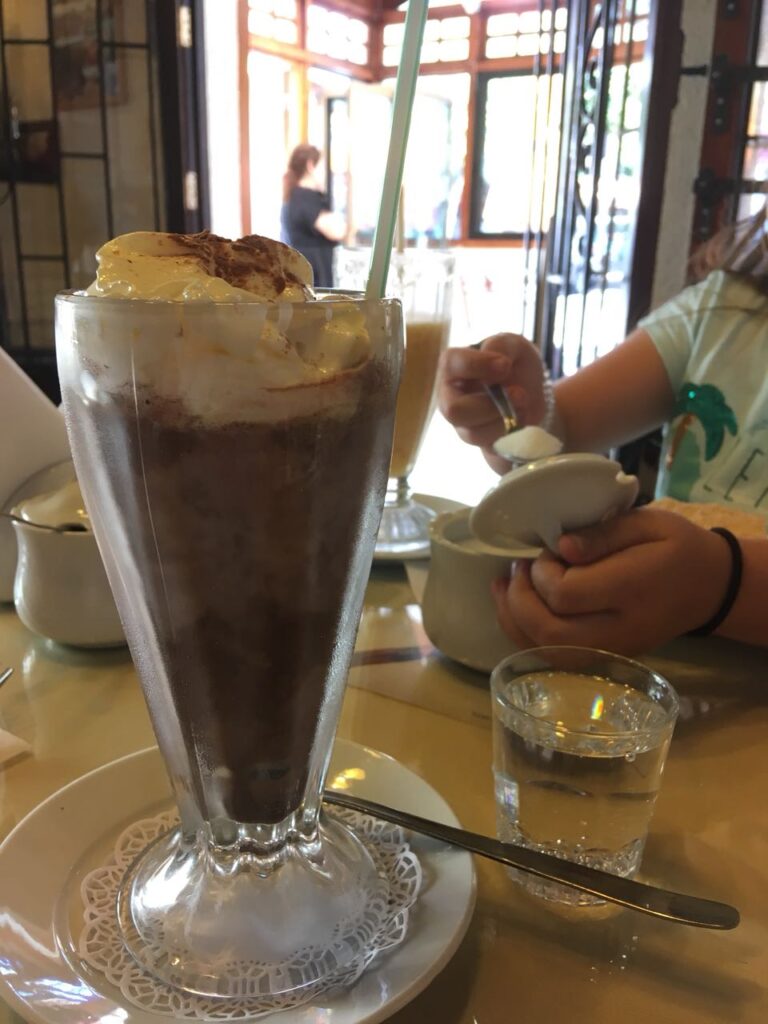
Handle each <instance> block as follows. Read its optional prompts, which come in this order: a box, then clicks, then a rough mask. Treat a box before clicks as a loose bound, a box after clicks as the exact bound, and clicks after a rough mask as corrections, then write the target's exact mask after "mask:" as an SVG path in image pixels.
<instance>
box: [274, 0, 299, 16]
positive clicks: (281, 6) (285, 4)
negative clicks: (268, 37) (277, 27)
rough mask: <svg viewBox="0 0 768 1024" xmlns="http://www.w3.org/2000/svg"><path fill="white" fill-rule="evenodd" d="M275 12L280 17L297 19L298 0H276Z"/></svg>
mask: <svg viewBox="0 0 768 1024" xmlns="http://www.w3.org/2000/svg"><path fill="white" fill-rule="evenodd" d="M273 9H274V12H275V14H276V15H277V16H278V17H279V18H288V19H289V20H290V21H295V20H296V0H274V8H273Z"/></svg>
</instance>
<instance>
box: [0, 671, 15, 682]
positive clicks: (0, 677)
mask: <svg viewBox="0 0 768 1024" xmlns="http://www.w3.org/2000/svg"><path fill="white" fill-rule="evenodd" d="M12 675H13V669H12V668H4V669H0V686H2V685H3V683H6V682H7V681H8V680H9V679H10V678H11V676H12Z"/></svg>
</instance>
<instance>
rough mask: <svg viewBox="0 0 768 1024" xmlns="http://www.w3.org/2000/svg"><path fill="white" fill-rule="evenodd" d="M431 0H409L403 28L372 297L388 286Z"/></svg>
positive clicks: (371, 274) (368, 289)
mask: <svg viewBox="0 0 768 1024" xmlns="http://www.w3.org/2000/svg"><path fill="white" fill-rule="evenodd" d="M427 8H428V0H409V3H408V10H407V12H406V15H405V29H404V32H403V52H402V54H401V56H400V67H399V68H398V70H397V82H396V83H395V102H394V104H393V108H392V129H391V132H390V136H389V152H388V153H387V166H386V169H385V171H384V185H383V187H382V190H381V202H380V204H379V218H378V220H377V222H376V231H375V233H374V236H373V251H372V253H371V265H370V268H369V270H368V284H367V285H366V289H365V294H366V297H367V298H369V299H383V298H384V295H385V292H386V287H387V275H388V273H389V261H390V256H391V253H392V242H393V240H394V234H395V217H396V215H397V203H398V198H399V196H400V186H401V184H402V181H403V167H404V165H405V147H406V145H407V143H408V129H409V128H410V125H411V111H412V110H413V97H414V96H415V94H416V79H417V78H418V76H419V58H420V56H421V41H422V39H423V38H424V25H425V24H426V21H427Z"/></svg>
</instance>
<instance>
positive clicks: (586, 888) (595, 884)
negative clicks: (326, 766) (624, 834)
mask: <svg viewBox="0 0 768 1024" xmlns="http://www.w3.org/2000/svg"><path fill="white" fill-rule="evenodd" d="M323 799H324V800H325V802H326V803H329V804H337V805H338V806H339V807H347V808H349V809H350V810H353V811H362V812H363V813H364V814H370V815H372V816H373V817H375V818H380V819H382V820H383V821H390V822H392V823H393V824H395V825H401V826H402V827H403V828H407V829H410V830H411V831H413V832H420V833H421V834H422V835H426V836H431V837H432V838H433V839H439V840H442V841H443V842H444V843H450V844H451V846H458V847H460V848H461V849H464V850H470V851H471V852H472V853H478V854H480V856H481V857H489V858H490V859H491V860H496V861H499V863H501V864H508V865H509V866H510V867H513V868H518V869H519V870H521V871H527V872H529V873H530V874H532V875H536V876H537V877H539V878H544V879H546V880H547V881H550V882H559V883H561V884H563V885H568V886H570V887H571V888H573V889H578V890H580V891H581V892H586V893H589V894H590V895H591V896H597V897H599V898H601V899H604V900H607V901H608V902H609V903H618V904H619V905H620V906H622V907H628V908H629V909H630V910H639V911H640V912H641V913H643V914H650V915H651V916H652V917H660V918H663V919H664V920H666V921H675V922H677V923H678V924H688V925H693V926H694V927H697V928H717V929H730V928H735V927H736V926H737V925H738V923H739V912H738V910H736V908H735V907H731V906H728V905H727V904H726V903H716V902H714V901H713V900H705V899H700V898H699V897H698V896H688V895H686V894H684V893H678V892H671V891H669V890H667V889H659V888H657V887H656V886H653V885H646V884H645V883H643V882H635V881H634V880H633V879H631V878H620V877H619V876H618V875H611V874H608V873H607V872H605V871H598V870H597V869H595V868H589V867H586V866H585V865H583V864H574V863H573V861H569V860H561V859H560V858H559V857H553V856H551V855H550V854H548V853H539V852H538V851H537V850H528V849H526V848H525V847H524V846H517V845H515V844H513V843H503V842H501V841H500V840H498V839H491V838H490V837H489V836H483V835H478V834H476V833H474V832H467V831H465V830H464V829H461V828H454V827H453V826H451V825H442V824H440V823H438V822H435V821H429V820H428V819H427V818H420V817H418V816H417V815H415V814H408V813H406V812H405V811H398V810H395V809H394V808H392V807H385V806H384V805H383V804H377V803H374V802H373V801H371V800H364V799H362V798H361V797H357V796H350V795H349V794H348V793H337V792H335V791H333V790H327V789H326V790H325V791H324V793H323Z"/></svg>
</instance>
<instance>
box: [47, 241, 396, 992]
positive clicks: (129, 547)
mask: <svg viewBox="0 0 768 1024" xmlns="http://www.w3.org/2000/svg"><path fill="white" fill-rule="evenodd" d="M99 261H100V262H99V274H98V278H97V281H96V282H95V283H94V285H93V286H92V287H91V288H90V289H89V294H88V295H65V296H60V297H59V299H58V300H57V349H58V354H59V364H60V372H61V378H62V392H63V397H64V404H65V410H66V413H67V421H68V428H69V431H70V437H71V441H72V447H73V452H74V457H75V462H76V466H77V470H78V476H79V478H80V482H81V486H82V488H83V491H84V494H85V498H86V503H87V504H88V507H89V511H90V513H91V516H92V519H93V522H94V529H95V532H96V534H97V538H98V540H99V544H100V547H101V550H102V553H103V555H104V559H105V563H106V565H107V571H108V574H109V577H110V582H111V584H112V587H113V590H114V591H115V596H116V599H117V602H118V607H119V609H120V611H121V616H122V618H123V621H124V625H125V628H126V634H127V636H128V639H129V643H130V646H131V650H132V653H133V656H134V659H135V661H136V664H137V668H138V670H139V674H140V676H141V679H142V685H143V687H144V692H145V696H146V698H147V702H148V705H149V708H150V712H151V714H152V719H153V724H154V727H155V731H156V733H157V736H158V740H159V743H160V746H161V750H162V752H163V755H164V758H165V761H166V765H167V767H168V770H169V774H170V776H171V780H172V783H173V786H174V791H175V794H176V797H177V801H178V803H179V807H180V810H181V814H182V821H183V825H184V828H183V834H182V835H176V837H175V838H174V839H171V840H169V841H168V843H167V844H163V843H161V844H159V846H158V848H157V849H155V848H153V850H150V851H149V853H148V854H147V857H146V858H145V861H144V862H142V864H141V865H140V866H139V868H138V870H137V873H136V876H135V878H133V879H132V880H130V883H126V885H127V889H126V894H125V899H124V911H125V907H128V910H127V911H125V912H126V913H129V914H130V916H131V920H130V925H131V927H132V928H135V929H137V930H138V934H139V936H140V939H141V941H142V946H141V948H140V949H139V950H138V952H137V950H136V949H134V948H132V952H133V953H134V955H136V956H137V958H138V959H139V960H140V962H141V963H143V964H144V965H145V966H146V967H147V968H148V969H150V970H152V971H153V972H154V973H157V974H159V975H160V976H161V977H163V978H164V979H165V980H168V981H171V982H172V983H173V984H176V985H180V986H182V987H191V988H195V989H196V990H198V991H209V990H212V991H216V992H220V991H221V975H222V973H224V974H226V972H227V970H229V969H230V967H231V964H230V961H231V960H232V958H233V957H234V958H235V959H237V958H238V957H239V960H238V962H246V961H247V960H248V958H249V957H251V958H252V959H253V960H254V961H258V962H260V963H261V962H263V961H266V962H268V963H271V962H272V961H274V963H275V964H283V962H284V961H286V958H287V959H290V956H289V954H298V952H299V950H300V949H302V948H304V949H305V948H306V947H307V946H309V947H312V948H315V947H316V950H317V963H316V964H315V967H314V968H313V977H314V976H316V975H317V973H318V971H320V970H321V968H320V967H319V966H318V964H319V963H320V962H321V961H322V963H325V962H326V961H327V959H328V956H327V952H328V951H327V945H328V943H329V942H330V941H331V940H330V935H332V934H334V933H335V934H338V933H339V927H340V923H341V933H342V934H343V932H344V928H347V929H348V930H350V934H351V932H353V931H354V928H355V920H356V915H357V916H358V917H360V915H361V914H362V913H363V911H364V909H365V902H366V900H367V899H369V897H370V892H371V886H373V885H375V884H376V881H375V880H374V879H373V878H372V876H371V872H370V865H369V864H366V863H365V860H366V857H367V855H366V854H365V851H364V849H362V848H361V849H356V848H354V849H353V847H354V843H355V842H356V841H354V837H353V836H350V835H349V834H346V835H340V833H339V829H340V826H337V825H333V826H331V825H328V826H327V827H325V826H323V827H321V828H320V829H319V830H318V817H317V815H318V806H319V790H320V786H321V784H322V780H323V776H324V772H325V768H326V765H327V761H328V757H329V754H330V745H331V741H332V736H333V732H334V729H335V725H336V720H337V717H338V712H339V707H340V700H341V696H342V692H343V687H344V683H345V678H346V672H347V669H348V665H349V658H350V656H351V651H352V646H353V643H354V638H355V632H356V629H357V622H358V618H359V614H360V607H361V604H362V596H363V591H364V587H365V583H366V579H367V573H368V569H369V566H370V560H371V555H372V549H373V543H374V539H375V536H376V530H377V528H378V522H379V517H380V513H381V507H382V502H383V498H384V491H385V487H386V476H387V468H388V465H389V459H390V451H391V442H392V422H393V410H394V403H395V394H396V387H397V378H398V367H399V350H400V346H401V343H402V326H401V316H400V309H399V305H398V304H397V303H396V302H395V301H391V300H390V301H385V302H377V301H367V300H364V299H355V298H350V297H344V296H334V297H332V298H323V297H321V298H319V299H317V298H315V296H314V293H313V291H312V287H311V270H310V269H309V265H308V264H307V263H306V261H305V260H304V259H303V257H301V256H300V255H299V254H298V253H296V252H295V251H294V250H292V249H289V248H288V247H287V246H284V245H281V244H280V243H278V242H273V241H270V240H267V239H262V238H258V237H249V238H245V239H242V240H240V241H238V242H229V241H228V240H225V239H220V238H217V237H215V236H213V235H210V234H208V233H203V234H201V235H158V234H152V233H138V234H134V235H127V236H123V237H121V238H117V239H115V240H114V241H112V242H109V243H107V245H105V246H104V247H103V248H102V249H101V251H100V253H99ZM334 830H335V832H334ZM341 831H344V830H341ZM180 857H181V858H182V859H184V858H187V859H186V860H185V865H186V866H185V868H184V877H183V878H182V877H181V876H179V877H177V878H176V879H175V881H174V880H173V879H171V881H172V882H173V885H171V886H170V888H167V891H166V892H165V894H163V893H162V885H159V883H158V879H160V878H161V879H162V881H163V884H165V885H166V886H167V885H169V884H170V883H169V882H168V880H169V878H170V877H171V875H172V873H173V871H174V870H176V869H177V868H178V866H179V863H180V861H179V858H180ZM233 857H234V858H235V863H236V864H237V865H240V866H241V867H242V872H241V873H238V872H237V871H235V872H234V881H232V880H230V881H229V882H227V885H234V886H235V887H236V891H237V895H236V896H234V895H233V892H234V890H231V889H228V890H227V891H226V892H221V891H219V888H220V887H221V885H222V884H223V882H222V877H223V875H224V874H226V873H227V872H229V871H231V865H232V858H233ZM188 858H191V862H190V860H189V859H188ZM196 858H197V859H196ZM217 858H219V860H217ZM221 858H223V860H221ZM302 858H305V860H304V861H302ZM313 858H314V859H313ZM350 859H351V861H352V862H353V863H354V869H352V868H350V864H349V861H350ZM225 862H226V865H228V867H227V869H226V871H223V869H222V865H223V864H224V863H225ZM190 863H192V865H193V866H192V867H191V868H190V867H189V865H190ZM217 864H218V867H217ZM318 869H320V870H321V874H322V872H325V873H326V875H327V876H328V878H327V879H326V881H325V882H323V885H322V886H321V887H320V888H319V889H318V888H317V884H318V882H317V878H316V877H315V876H316V875H317V872H318ZM281 870H282V871H283V874H285V872H286V871H288V872H290V877H291V885H290V889H291V893H292V896H291V899H293V900H296V901H297V905H296V907H295V908H294V909H295V914H293V915H292V914H290V913H288V914H287V915H286V905H285V904H280V909H279V915H278V916H279V919H280V920H279V921H276V922H272V923H271V924H270V915H274V914H276V913H277V909H276V907H277V904H276V903H275V899H274V895H275V892H277V891H278V890H280V891H282V887H284V886H285V880H284V879H283V881H281V880H280V871H281ZM270 879H272V881H270ZM329 879H330V882H328V880H329ZM174 885H175V886H176V888H173V886H174ZM334 885H336V889H334ZM270 886H272V889H270ZM217 887H219V888H217ZM260 887H261V888H260ZM171 890H173V891H171ZM201 892H202V893H203V896H201ZM158 893H160V896H158ZM206 893H207V896H206V895H205V894H206ZM260 893H261V896H260V895H259V894H260ZM284 898H285V897H284V894H283V896H282V897H281V899H284ZM185 899H187V902H188V903H189V905H190V906H189V907H188V908H187V912H186V916H185V910H184V903H185ZM222 900H223V901H224V902H225V903H227V904H232V905H233V906H232V907H231V909H230V911H227V913H232V914H233V915H234V917H233V919H231V920H228V919H227V913H220V905H221V903H222ZM153 901H154V902H153ZM164 901H165V902H164ZM278 902H279V901H278ZM180 905H181V908H182V909H181V910H179V906H180ZM288 906H290V901H289V904H288ZM206 907H208V908H209V909H208V911H206V909H205V908H206ZM215 908H218V909H215ZM238 908H239V909H238ZM246 908H247V909H248V912H249V913H250V914H252V915H255V918H246V917H243V916H242V915H245V914H246ZM201 913H202V914H203V915H205V914H206V913H208V914H209V917H210V920H209V917H204V921H203V924H202V927H198V926H199V925H200V924H201V922H200V914H201ZM260 914H261V915H262V918H261V919H260V920H261V923H262V925H263V927H261V926H260V927H259V928H257V929H256V931H255V932H254V929H253V927H252V926H251V924H249V923H248V922H249V921H251V920H252V919H253V920H255V919H256V918H259V915H260ZM238 915H241V916H238ZM177 919H178V926H177V927H175V926H174V924H173V922H174V921H176V920H177ZM217 921H218V924H217V923H216V922H217ZM190 922H191V923H190ZM217 928H218V929H219V931H220V933H221V942H220V943H219V945H218V946H217V944H216V939H215V935H216V934H217V931H216V929H217ZM129 930H130V929H129ZM203 933H205V941H204V944H203V945H202V946H199V947H198V945H196V943H198V942H202V941H203V940H202V939H200V938H199V936H200V935H202V934H203ZM169 935H172V936H175V938H174V941H175V942H176V943H177V944H178V942H182V943H184V942H185V943H187V946H186V947H185V949H184V953H183V956H181V957H178V956H177V957H176V959H177V960H179V961H180V965H179V964H177V965H176V966H175V967H174V966H173V964H172V961H173V959H174V958H173V957H171V958H168V957H167V956H164V951H163V949H160V952H159V953H158V952H157V949H156V948H155V947H157V946H158V944H159V945H160V946H162V945H163V943H166V944H167V942H169V941H170V939H169V937H168V936H169ZM233 935H234V936H238V935H239V936H240V939H241V941H240V945H239V946H237V943H235V946H236V947H237V948H236V949H235V950H234V952H233V941H234V940H233V939H232V936H233ZM278 936H279V938H278ZM334 941H335V940H334ZM324 943H325V946H324ZM352 945H353V943H350V948H349V950H347V951H345V950H344V948H343V943H342V945H341V946H339V945H338V944H336V946H335V947H334V949H335V950H336V952H334V955H333V956H334V958H335V960H336V961H338V963H337V965H336V966H338V964H339V963H343V961H344V957H345V956H348V957H349V958H350V959H351V958H352V956H353V953H352V952H351V950H352ZM166 952H167V950H166ZM303 955H304V954H303ZM228 957H229V960H228V959H227V958H228ZM270 957H272V960H270ZM305 959H306V957H305ZM227 964H230V967H227ZM281 969H282V968H281ZM323 969H325V968H323ZM272 977H273V984H274V985H276V986H278V990H279V991H284V990H290V989H291V988H293V987H301V985H302V984H305V983H307V982H306V981H303V980H301V981H300V982H299V983H297V981H296V978H297V977H299V975H296V974H295V973H294V974H290V975H289V974H285V973H284V975H280V973H279V972H277V973H274V972H273V975H272ZM278 977H279V978H280V979H281V980H277V979H278ZM280 985H282V986H284V988H283V989H280V988H279V986H280Z"/></svg>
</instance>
